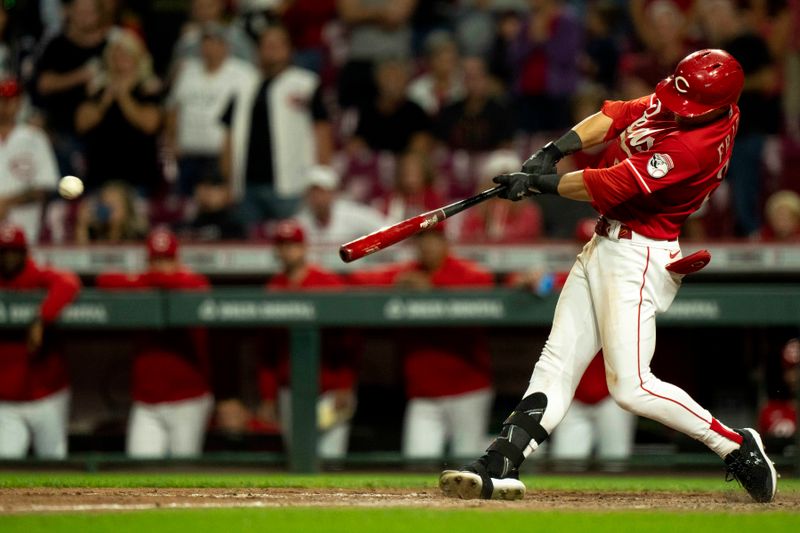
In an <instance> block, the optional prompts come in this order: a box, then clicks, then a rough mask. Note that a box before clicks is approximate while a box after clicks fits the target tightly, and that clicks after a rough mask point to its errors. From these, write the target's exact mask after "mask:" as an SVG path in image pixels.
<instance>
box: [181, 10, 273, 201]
mask: <svg viewBox="0 0 800 533" xmlns="http://www.w3.org/2000/svg"><path fill="white" fill-rule="evenodd" d="M257 78H258V71H257V70H256V69H255V68H254V67H253V66H251V65H250V64H249V63H246V62H244V61H242V60H241V59H237V58H235V57H231V56H230V54H229V45H228V42H227V40H226V39H225V28H224V27H223V26H221V25H220V24H216V23H209V24H206V25H205V26H203V28H202V41H201V47H200V57H199V58H193V57H192V58H187V59H186V60H184V61H183V62H182V64H181V67H180V71H179V72H178V75H177V78H176V79H175V84H174V86H173V88H172V92H171V93H170V95H169V99H168V101H167V108H168V114H167V127H166V136H167V140H168V143H169V145H170V147H171V148H172V150H173V152H174V153H175V156H176V158H177V161H178V190H179V192H180V193H181V194H182V195H185V196H189V195H191V194H192V192H193V190H194V186H195V185H196V184H197V183H198V182H199V181H200V180H201V179H203V177H204V176H206V175H208V174H210V173H215V172H216V171H218V168H219V155H220V151H221V150H222V142H223V139H224V136H225V128H224V127H223V125H222V124H221V123H220V122H219V117H220V115H222V113H223V111H224V110H225V108H226V106H227V105H228V103H229V102H230V101H231V99H232V98H235V97H236V95H237V91H239V90H240V89H241V88H242V87H243V86H245V85H247V84H248V83H253V80H255V79H257Z"/></svg>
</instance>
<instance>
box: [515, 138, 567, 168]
mask: <svg viewBox="0 0 800 533" xmlns="http://www.w3.org/2000/svg"><path fill="white" fill-rule="evenodd" d="M562 157H564V154H563V153H561V150H559V149H558V147H557V146H556V145H555V144H554V143H551V142H550V143H547V144H546V145H544V147H543V148H541V149H539V150H537V152H536V153H535V154H533V155H532V156H530V157H529V158H528V159H527V161H525V162H524V163H523V164H522V172H525V173H527V174H555V173H556V163H558V162H559V161H561V158H562Z"/></svg>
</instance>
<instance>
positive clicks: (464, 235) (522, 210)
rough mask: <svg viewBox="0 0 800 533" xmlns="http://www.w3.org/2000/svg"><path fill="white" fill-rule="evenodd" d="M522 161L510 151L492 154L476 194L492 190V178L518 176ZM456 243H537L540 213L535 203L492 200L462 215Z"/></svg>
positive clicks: (539, 232)
mask: <svg viewBox="0 0 800 533" xmlns="http://www.w3.org/2000/svg"><path fill="white" fill-rule="evenodd" d="M521 167H522V161H521V160H520V158H519V157H518V156H517V155H516V154H515V153H514V152H513V151H511V150H497V151H495V152H493V153H492V154H491V155H490V156H489V157H488V159H487V160H486V163H485V164H484V166H483V171H482V172H481V177H482V181H481V183H479V184H478V187H477V191H476V192H480V191H485V190H486V189H489V188H491V187H492V186H493V184H492V178H494V177H495V176H499V175H500V174H506V173H509V172H517V171H519V169H520V168H521ZM457 233H458V240H459V241H460V242H464V243H519V242H530V241H535V240H538V239H539V238H540V237H541V235H542V213H541V210H540V209H539V205H538V204H537V203H536V202H535V201H527V202H514V203H511V202H503V201H501V200H500V199H492V200H488V201H486V202H483V203H482V204H480V205H477V206H475V207H473V208H472V209H469V210H468V211H467V212H466V213H464V218H463V219H462V221H461V226H460V228H459V231H458V232H457Z"/></svg>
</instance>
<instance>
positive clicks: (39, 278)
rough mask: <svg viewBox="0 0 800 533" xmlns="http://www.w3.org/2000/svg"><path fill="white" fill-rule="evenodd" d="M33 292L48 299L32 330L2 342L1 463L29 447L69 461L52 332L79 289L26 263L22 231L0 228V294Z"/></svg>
mask: <svg viewBox="0 0 800 533" xmlns="http://www.w3.org/2000/svg"><path fill="white" fill-rule="evenodd" d="M36 289H45V290H47V296H45V298H44V300H43V301H42V305H41V307H39V310H38V313H37V314H36V316H35V317H34V318H33V320H32V321H31V324H30V326H29V327H28V328H27V330H25V331H24V332H21V334H16V333H14V332H13V331H5V332H3V335H2V338H0V459H20V458H23V457H25V455H26V454H27V453H28V448H29V447H30V444H31V442H32V443H33V450H34V452H35V453H36V456H37V457H41V458H46V459H63V458H65V457H66V455H67V418H68V416H67V415H68V410H69V396H70V395H69V379H68V377H67V367H66V363H65V361H64V357H63V356H62V354H61V353H59V352H58V350H56V349H55V347H54V346H53V344H52V337H53V331H52V330H53V322H54V321H55V320H56V319H57V318H58V316H59V315H60V313H61V311H62V309H64V307H66V306H67V305H68V304H69V303H70V302H71V301H72V300H74V299H75V296H76V295H77V294H78V290H79V289H80V281H79V280H78V277H77V276H75V275H74V274H72V273H68V272H61V271H58V270H53V269H50V268H46V267H40V266H38V265H37V264H36V263H34V262H33V261H32V260H31V259H30V258H29V257H28V247H27V242H26V239H25V233H24V232H23V230H22V228H21V227H19V226H13V225H10V224H0V290H8V291H26V290H36ZM3 312H6V311H5V309H3Z"/></svg>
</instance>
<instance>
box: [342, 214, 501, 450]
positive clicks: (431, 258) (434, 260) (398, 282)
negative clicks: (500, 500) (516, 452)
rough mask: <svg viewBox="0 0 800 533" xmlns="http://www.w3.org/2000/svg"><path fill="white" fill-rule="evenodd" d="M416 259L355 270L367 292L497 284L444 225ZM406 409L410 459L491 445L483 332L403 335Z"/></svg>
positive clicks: (428, 235)
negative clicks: (459, 252)
mask: <svg viewBox="0 0 800 533" xmlns="http://www.w3.org/2000/svg"><path fill="white" fill-rule="evenodd" d="M414 244H415V246H416V251H417V259H416V260H414V261H411V262H408V263H403V264H398V265H394V266H390V267H386V268H382V269H379V270H374V271H363V272H355V273H353V274H351V275H350V280H351V282H353V283H354V284H356V285H362V286H373V287H374V286H394V287H398V288H402V289H410V290H430V289H433V288H443V289H480V288H489V287H492V286H493V284H494V279H493V276H492V274H491V273H489V272H487V271H486V270H484V269H483V268H481V267H480V266H478V265H477V264H475V263H472V262H471V261H467V260H465V259H462V258H459V257H457V256H456V255H455V254H453V253H452V251H451V250H450V246H449V243H448V242H447V238H446V236H445V232H444V224H438V225H436V226H434V227H433V228H432V229H430V230H428V231H425V232H422V233H419V234H417V235H416V236H415V237H414ZM398 344H399V347H400V353H401V354H402V355H403V366H404V374H405V387H406V395H407V397H408V404H407V406H406V414H405V420H404V423H403V445H402V451H403V455H404V456H405V457H407V458H413V459H432V458H437V459H438V458H441V457H442V456H443V455H444V452H445V446H446V445H447V444H448V443H449V445H450V454H451V455H452V456H455V457H468V456H470V455H473V454H475V453H478V452H479V451H480V450H481V449H482V448H483V447H484V446H485V444H486V430H487V427H488V423H489V412H490V409H491V406H492V400H493V397H494V392H493V391H492V382H491V378H490V376H491V356H490V352H489V346H488V338H487V335H486V331H485V330H484V329H482V328H479V327H470V328H427V329H423V330H413V331H407V330H404V331H403V333H402V335H401V336H400V338H399V339H398Z"/></svg>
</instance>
